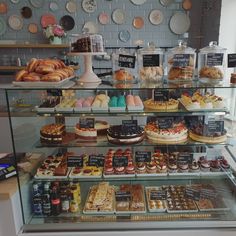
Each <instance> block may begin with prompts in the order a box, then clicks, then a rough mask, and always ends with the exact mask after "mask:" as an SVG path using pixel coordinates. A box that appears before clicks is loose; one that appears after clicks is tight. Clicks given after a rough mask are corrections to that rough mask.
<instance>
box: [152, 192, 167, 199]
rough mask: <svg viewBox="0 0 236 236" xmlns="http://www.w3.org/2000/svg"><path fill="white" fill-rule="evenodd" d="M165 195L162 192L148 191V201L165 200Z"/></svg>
mask: <svg viewBox="0 0 236 236" xmlns="http://www.w3.org/2000/svg"><path fill="white" fill-rule="evenodd" d="M166 198H167V194H166V191H164V190H151V191H150V200H153V201H156V200H166Z"/></svg>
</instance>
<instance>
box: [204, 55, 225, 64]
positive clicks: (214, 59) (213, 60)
mask: <svg viewBox="0 0 236 236" xmlns="http://www.w3.org/2000/svg"><path fill="white" fill-rule="evenodd" d="M223 58H224V54H223V53H209V54H207V66H222V64H223Z"/></svg>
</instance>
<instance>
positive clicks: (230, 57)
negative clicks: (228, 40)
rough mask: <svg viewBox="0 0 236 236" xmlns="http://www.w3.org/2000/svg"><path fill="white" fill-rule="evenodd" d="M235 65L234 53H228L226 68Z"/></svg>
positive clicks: (235, 56) (235, 55)
mask: <svg viewBox="0 0 236 236" xmlns="http://www.w3.org/2000/svg"><path fill="white" fill-rule="evenodd" d="M234 67H236V54H228V68H234Z"/></svg>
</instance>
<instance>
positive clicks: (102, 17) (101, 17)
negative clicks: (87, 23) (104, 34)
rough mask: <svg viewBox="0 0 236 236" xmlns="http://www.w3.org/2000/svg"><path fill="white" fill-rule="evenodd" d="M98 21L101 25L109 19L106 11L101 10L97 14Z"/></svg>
mask: <svg viewBox="0 0 236 236" xmlns="http://www.w3.org/2000/svg"><path fill="white" fill-rule="evenodd" d="M98 20H99V23H100V24H102V25H106V24H108V23H109V21H110V17H109V15H108V14H107V13H105V12H103V13H101V14H100V15H99V16H98Z"/></svg>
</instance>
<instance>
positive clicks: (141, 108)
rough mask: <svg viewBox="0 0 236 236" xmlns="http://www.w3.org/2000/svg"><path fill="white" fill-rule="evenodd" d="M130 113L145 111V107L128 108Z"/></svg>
mask: <svg viewBox="0 0 236 236" xmlns="http://www.w3.org/2000/svg"><path fill="white" fill-rule="evenodd" d="M127 109H128V111H131V112H132V111H133V112H135V111H143V109H144V106H127Z"/></svg>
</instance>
